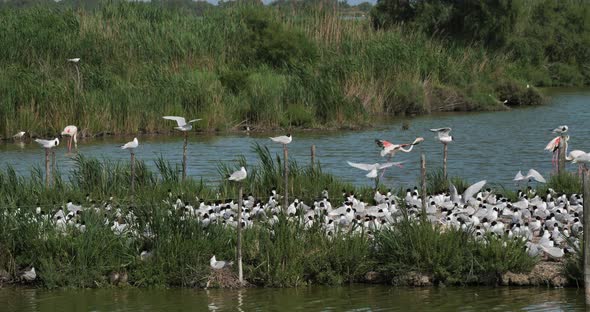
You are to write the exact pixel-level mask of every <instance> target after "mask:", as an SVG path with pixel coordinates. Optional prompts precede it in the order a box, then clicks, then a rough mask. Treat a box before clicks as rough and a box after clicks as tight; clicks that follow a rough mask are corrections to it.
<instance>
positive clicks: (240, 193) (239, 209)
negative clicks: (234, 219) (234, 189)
mask: <svg viewBox="0 0 590 312" xmlns="http://www.w3.org/2000/svg"><path fill="white" fill-rule="evenodd" d="M239 185H240V190H239V192H238V196H239V197H238V244H237V249H238V250H237V253H238V255H237V257H236V258H237V261H238V277H239V279H240V285H243V284H244V272H243V269H242V196H243V194H242V193H243V189H242V183H240V184H239Z"/></svg>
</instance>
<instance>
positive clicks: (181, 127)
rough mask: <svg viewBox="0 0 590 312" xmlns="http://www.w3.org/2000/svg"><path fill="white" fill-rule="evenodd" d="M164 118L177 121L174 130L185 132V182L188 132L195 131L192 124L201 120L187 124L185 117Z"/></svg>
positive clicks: (183, 174)
mask: <svg viewBox="0 0 590 312" xmlns="http://www.w3.org/2000/svg"><path fill="white" fill-rule="evenodd" d="M162 118H164V119H167V120H174V121H176V124H177V126H176V127H174V129H176V130H178V131H182V132H184V145H183V149H182V180H183V181H184V180H185V179H186V165H187V163H186V148H187V146H188V132H189V131H191V130H192V129H193V125H192V123H193V122H195V121H199V120H201V119H200V118H199V119H193V120H190V121H189V122H186V119H184V117H179V116H164V117H162Z"/></svg>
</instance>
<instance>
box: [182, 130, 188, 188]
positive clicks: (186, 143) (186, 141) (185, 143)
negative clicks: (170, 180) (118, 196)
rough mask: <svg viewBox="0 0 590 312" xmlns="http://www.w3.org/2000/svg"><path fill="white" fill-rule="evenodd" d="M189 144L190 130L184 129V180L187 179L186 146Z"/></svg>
mask: <svg viewBox="0 0 590 312" xmlns="http://www.w3.org/2000/svg"><path fill="white" fill-rule="evenodd" d="M187 145H188V132H187V131H184V147H183V150H182V181H184V180H186V146H187Z"/></svg>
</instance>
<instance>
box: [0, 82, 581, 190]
mask: <svg viewBox="0 0 590 312" xmlns="http://www.w3.org/2000/svg"><path fill="white" fill-rule="evenodd" d="M589 105H590V91H576V92H564V91H561V92H557V93H554V94H553V99H552V101H551V104H549V105H545V106H540V107H534V108H526V109H514V110H511V111H508V112H492V113H464V114H440V115H429V116H422V117H418V118H414V119H411V120H410V121H409V124H410V129H409V130H408V131H400V125H401V121H399V120H397V121H391V122H389V123H387V124H383V125H380V126H379V127H378V128H376V129H371V130H363V131H330V132H321V133H313V132H312V133H310V132H301V133H295V134H294V141H293V143H292V144H290V145H289V156H290V159H291V160H297V161H298V162H299V163H301V164H307V163H309V161H310V146H311V145H312V144H315V145H316V146H317V159H318V160H319V161H321V163H322V167H323V168H324V170H325V171H327V172H331V173H333V174H335V175H336V176H339V177H341V178H343V179H345V180H346V181H350V182H353V183H356V184H358V185H361V184H364V185H372V183H371V181H368V179H367V178H365V177H364V173H363V172H361V171H360V170H357V169H354V168H350V167H348V166H347V165H346V163H345V162H346V160H350V161H356V162H367V163H374V162H382V161H384V159H383V158H381V157H380V156H379V150H378V148H377V147H376V145H375V143H374V140H375V138H383V139H387V140H391V141H393V142H394V143H396V142H397V143H404V142H411V141H412V140H413V139H414V138H415V137H418V136H422V137H424V138H425V139H426V141H425V142H423V143H422V144H420V145H417V146H416V149H415V151H417V152H418V153H420V152H424V153H425V154H426V157H427V164H428V166H429V167H430V168H432V167H440V166H441V163H442V146H441V144H440V143H438V142H437V141H435V140H434V135H433V133H431V132H429V131H428V129H430V128H438V127H441V126H450V127H452V128H453V131H452V135H453V137H454V139H455V142H454V143H452V145H450V146H449V163H448V166H449V173H450V175H451V176H454V175H457V176H462V177H466V178H467V179H468V180H470V181H472V182H475V181H478V180H480V179H487V180H488V181H490V182H495V183H502V184H504V185H507V186H510V185H512V178H513V177H514V175H515V174H516V172H517V171H518V170H528V169H530V168H535V169H537V170H538V171H539V172H541V173H542V174H543V175H545V176H548V175H549V173H550V171H551V155H550V154H549V153H547V152H545V151H543V148H544V147H545V145H546V144H547V142H549V141H550V140H551V138H552V137H553V135H552V134H551V133H550V131H549V130H550V129H553V128H554V127H556V126H558V125H561V124H567V125H569V127H570V132H571V133H570V134H571V139H570V146H571V147H572V149H574V148H575V149H581V150H586V151H590V140H587V138H589V137H590V127H588V126H587V120H589V119H590V106H589ZM273 134H276V133H273ZM127 139H128V138H104V139H95V140H85V141H83V142H81V143H80V144H79V149H80V150H79V151H80V152H81V153H83V154H85V155H87V156H94V157H98V158H107V159H112V160H123V161H127V160H128V157H129V155H128V153H127V152H125V151H121V150H120V149H119V147H118V145H119V144H120V143H122V142H127ZM253 143H261V144H264V145H267V146H268V147H269V148H270V150H271V152H273V153H278V154H281V155H282V151H281V147H280V146H279V145H277V144H272V143H271V142H270V140H269V139H268V134H252V135H251V136H246V135H245V134H239V135H236V134H231V135H222V136H215V135H203V134H192V135H191V137H190V144H189V150H188V155H189V163H188V173H189V176H192V177H196V178H200V177H204V179H205V180H206V181H216V180H219V179H220V178H219V175H218V172H217V166H218V164H219V162H220V161H221V162H234V163H236V162H235V160H236V159H237V156H238V155H241V154H243V155H244V156H245V157H246V159H247V160H248V162H249V163H253V162H255V161H256V160H257V159H256V156H255V155H254V153H253V151H252V149H251V145H252V144H253ZM140 144H141V145H140V148H139V149H138V151H137V157H138V159H142V160H145V161H146V162H147V163H148V165H151V166H153V162H152V160H154V159H156V158H157V157H158V156H159V155H163V156H164V157H165V158H166V159H167V160H169V161H171V162H172V163H178V164H180V163H181V161H182V137H180V136H175V137H141V138H140ZM0 152H2V159H0V164H10V165H12V166H14V167H15V168H16V170H17V171H18V172H19V173H22V174H25V175H28V174H29V170H30V169H31V166H33V165H35V166H39V167H43V166H42V161H43V152H42V151H41V150H40V148H39V147H38V146H37V144H35V143H32V144H31V143H27V144H25V145H24V147H22V146H20V145H19V144H18V143H17V144H15V143H11V142H8V143H4V144H0ZM418 153H415V152H413V153H410V154H405V153H398V156H396V160H405V161H407V162H406V164H405V168H404V169H398V168H394V169H391V170H388V174H387V176H386V178H385V179H384V180H382V181H383V182H385V183H388V184H391V183H394V184H398V183H403V184H413V183H415V182H416V181H417V178H418V173H419V156H418ZM57 157H58V161H59V167H60V169H61V171H62V172H63V173H67V172H69V171H70V169H71V168H72V167H73V165H74V161H73V160H72V157H71V155H66V154H65V150H64V149H63V148H61V149H60V150H58V152H57ZM571 168H572V169H573V167H571Z"/></svg>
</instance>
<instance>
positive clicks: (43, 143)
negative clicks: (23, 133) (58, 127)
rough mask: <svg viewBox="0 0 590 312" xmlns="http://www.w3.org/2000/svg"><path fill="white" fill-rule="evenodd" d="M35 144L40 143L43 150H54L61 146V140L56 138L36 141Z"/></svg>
mask: <svg viewBox="0 0 590 312" xmlns="http://www.w3.org/2000/svg"><path fill="white" fill-rule="evenodd" d="M35 142H37V143H39V144H40V145H41V146H43V148H52V147H56V146H58V145H59V139H58V138H55V139H53V140H43V139H35Z"/></svg>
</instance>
